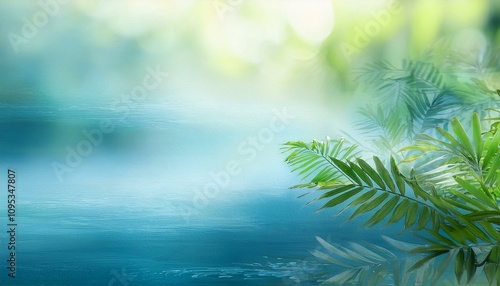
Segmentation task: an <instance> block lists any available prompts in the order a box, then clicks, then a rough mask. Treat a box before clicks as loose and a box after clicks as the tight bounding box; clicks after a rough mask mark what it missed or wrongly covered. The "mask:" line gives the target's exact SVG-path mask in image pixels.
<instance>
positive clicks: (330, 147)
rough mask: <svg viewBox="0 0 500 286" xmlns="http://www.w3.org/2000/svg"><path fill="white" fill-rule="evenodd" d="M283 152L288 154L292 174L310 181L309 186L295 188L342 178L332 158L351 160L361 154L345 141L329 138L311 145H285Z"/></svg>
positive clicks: (315, 141) (292, 142)
mask: <svg viewBox="0 0 500 286" xmlns="http://www.w3.org/2000/svg"><path fill="white" fill-rule="evenodd" d="M281 150H282V152H283V153H286V154H288V156H287V157H286V158H285V162H286V163H287V164H289V165H290V166H291V167H292V168H293V169H292V172H298V175H299V176H300V177H301V179H302V180H305V179H310V182H309V183H308V184H301V185H297V186H294V187H315V186H318V185H322V184H326V183H328V182H334V181H336V180H338V179H340V178H342V175H341V173H340V172H339V170H338V169H337V168H336V167H335V166H334V165H333V163H332V161H331V159H330V158H331V157H335V158H343V159H349V158H353V157H354V156H356V155H358V154H359V153H358V150H357V146H356V145H348V146H346V140H345V139H340V140H331V139H330V138H328V137H327V138H326V140H325V141H318V140H313V141H312V142H311V143H304V142H301V141H290V142H287V143H285V144H283V147H282V148H281Z"/></svg>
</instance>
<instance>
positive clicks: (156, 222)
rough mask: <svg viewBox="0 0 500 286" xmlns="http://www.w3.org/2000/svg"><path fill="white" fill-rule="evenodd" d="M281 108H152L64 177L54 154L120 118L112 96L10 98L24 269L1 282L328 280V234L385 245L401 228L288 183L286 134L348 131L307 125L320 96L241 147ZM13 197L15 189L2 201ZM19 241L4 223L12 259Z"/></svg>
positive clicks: (11, 158)
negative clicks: (200, 198) (318, 253)
mask: <svg viewBox="0 0 500 286" xmlns="http://www.w3.org/2000/svg"><path fill="white" fill-rule="evenodd" d="M274 108H276V106H271V105H269V106H255V107H253V108H252V107H250V108H244V105H243V106H238V105H227V104H223V103H221V104H220V105H215V106H212V107H209V108H205V107H199V106H198V107H197V106H195V105H193V103H189V102H176V101H166V102H157V103H155V104H151V105H145V106H138V107H137V109H135V110H134V112H133V113H132V114H131V115H130V117H128V118H127V119H126V120H123V122H120V123H117V128H116V130H115V131H114V132H113V133H111V134H109V135H106V136H105V137H104V140H103V143H102V144H100V145H99V146H96V147H95V148H94V150H93V151H92V153H91V154H90V155H88V156H85V157H84V158H83V160H82V162H81V163H80V164H79V165H78V166H77V167H76V168H74V170H73V171H72V172H71V173H67V174H65V175H64V176H63V180H62V181H59V180H58V179H57V176H56V175H55V173H54V170H53V168H52V167H51V164H52V163H53V162H54V161H57V162H63V161H64V160H65V156H66V150H65V148H66V147H67V146H70V147H71V146H76V145H77V144H78V142H80V140H82V135H81V130H83V129H92V128H96V126H98V122H99V121H100V120H102V119H103V118H108V119H109V118H110V119H112V120H115V121H116V122H118V120H117V119H116V116H117V115H116V114H115V113H113V111H112V110H108V109H107V108H106V105H105V104H104V103H103V104H102V105H101V106H96V105H88V104H87V105H81V106H78V105H71V106H64V105H63V106H57V105H50V104H46V105H43V104H39V105H22V104H21V105H19V104H17V105H6V104H4V105H0V109H2V110H1V111H2V113H1V114H2V118H3V120H2V122H1V123H0V129H1V130H0V131H1V132H2V133H3V134H9V137H2V139H1V142H0V143H1V146H2V148H1V152H0V153H1V155H2V157H1V158H2V162H0V168H1V172H2V173H4V172H5V171H6V169H7V168H13V169H15V170H16V172H17V175H18V182H17V196H18V200H17V201H18V203H17V223H18V227H17V246H18V248H17V273H16V274H17V277H16V278H15V280H14V279H9V278H7V270H6V269H5V267H2V268H1V269H2V270H1V271H0V283H2V285H4V284H5V283H7V285H316V284H317V282H316V281H317V280H318V279H320V278H322V277H324V275H328V274H329V273H331V274H332V275H334V274H335V273H336V272H335V271H338V269H336V268H335V267H333V268H332V267H331V266H328V265H324V264H323V262H321V261H319V260H317V259H315V258H314V257H313V256H312V255H311V254H310V253H309V251H311V250H314V249H320V245H319V243H318V242H317V241H316V238H315V237H316V236H319V237H322V238H325V239H328V240H329V241H330V242H332V243H337V244H345V243H347V242H349V241H354V242H361V241H368V242H372V243H379V244H382V245H383V242H382V240H381V238H380V235H381V234H387V235H390V236H394V237H395V236H396V235H397V234H398V232H399V231H400V229H397V228H386V229H382V230H380V229H375V230H365V229H360V228H359V227H358V226H359V225H360V224H361V221H356V220H355V221H353V222H349V223H345V216H346V215H348V214H345V215H344V216H343V217H337V218H334V217H333V216H334V214H335V212H334V211H332V210H326V211H323V212H320V213H317V214H316V213H314V212H315V211H316V210H317V208H319V207H320V204H312V205H308V206H304V205H305V203H306V202H307V201H308V200H310V199H312V198H314V196H310V197H305V198H301V199H297V198H296V197H297V196H298V195H300V194H302V193H303V191H301V190H288V189H287V188H288V187H289V186H290V185H293V184H296V183H299V180H298V179H296V177H295V175H293V174H290V173H289V171H290V170H289V169H288V167H287V166H285V164H284V163H283V156H282V155H281V154H280V151H279V144H280V143H282V142H285V141H287V140H291V139H304V140H310V139H312V138H315V137H316V138H317V137H319V136H323V135H332V133H331V132H332V131H333V130H334V128H333V126H332V125H331V123H319V121H318V124H317V125H314V126H315V127H314V128H311V127H310V126H309V124H311V123H310V121H309V122H307V121H306V122H304V120H303V118H308V117H309V116H312V115H314V112H313V110H314V109H313V107H310V106H305V105H301V106H290V107H289V108H290V110H292V112H294V114H297V116H296V121H295V123H293V124H290V125H288V126H287V127H286V129H285V130H284V131H282V132H280V133H276V134H274V137H273V139H272V141H271V142H268V143H266V144H265V146H264V148H263V149H262V150H258V152H256V156H255V158H253V159H252V160H247V159H248V158H247V157H245V156H244V155H242V154H240V153H238V151H237V149H238V148H237V147H238V145H239V144H241V142H245V141H246V140H248V137H249V136H252V135H253V134H258V132H259V130H261V129H262V128H264V127H266V126H267V124H268V121H269V118H272V116H273V109H274ZM278 108H282V106H278ZM200 114H201V115H202V116H203V118H199V117H198V116H199V115H200ZM309 118H310V120H312V118H313V117H309ZM324 130H326V131H324ZM231 160H233V161H237V162H239V163H240V167H241V172H240V174H238V175H235V176H233V177H231V181H230V182H229V184H228V185H227V187H225V188H222V190H221V191H220V192H219V193H218V194H216V195H214V196H213V197H210V198H208V199H207V201H206V202H205V204H204V205H202V207H199V206H198V207H196V206H195V203H194V201H193V200H194V199H195V197H196V194H197V192H198V191H200V190H203V187H204V186H206V185H207V183H209V182H210V181H211V179H210V176H209V175H208V174H210V173H211V172H215V173H217V172H219V171H221V170H224V168H225V166H226V164H227V162H229V161H231ZM2 180H4V178H2ZM2 184H3V183H2ZM5 206H6V203H5V201H4V200H1V205H0V207H1V208H0V210H2V212H4V211H5V208H4V207H5ZM186 209H188V210H189V215H186V213H185V211H186ZM5 218H6V217H5V216H4V217H2V219H1V220H0V223H1V227H2V229H4V228H5V227H4V225H5V224H6V219H5ZM6 238H7V237H6V233H5V232H4V231H2V235H1V236H0V244H3V245H1V248H0V249H2V250H1V251H0V255H1V256H2V257H1V260H0V261H5V259H6V258H7V257H8V256H7V255H8V253H7V251H6ZM4 264H6V263H5V262H4ZM325 271H326V272H325Z"/></svg>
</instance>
